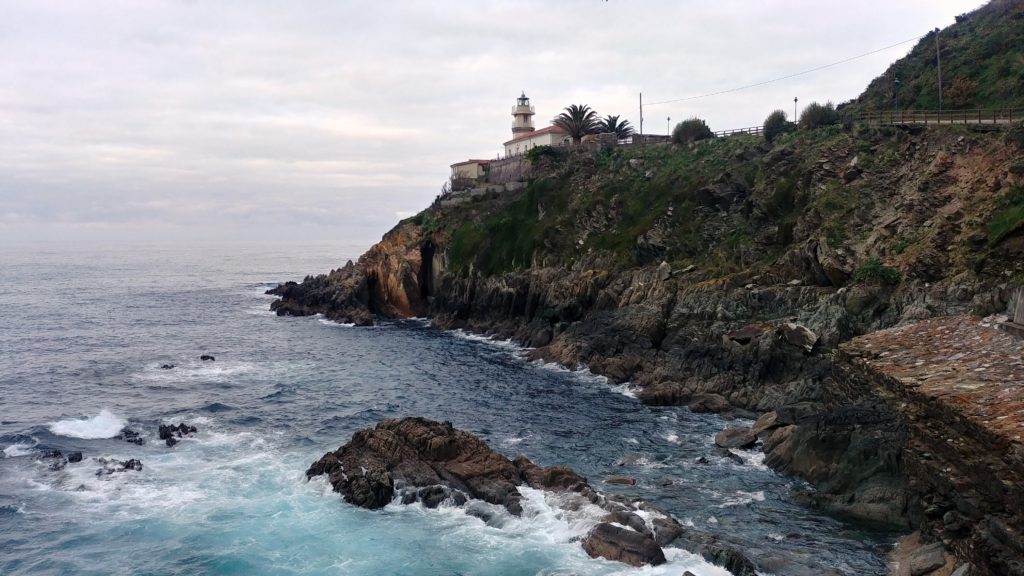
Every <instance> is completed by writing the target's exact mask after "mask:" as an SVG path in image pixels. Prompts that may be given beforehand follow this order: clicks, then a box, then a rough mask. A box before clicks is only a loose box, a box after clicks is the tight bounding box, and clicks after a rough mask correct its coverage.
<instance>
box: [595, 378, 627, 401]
mask: <svg viewBox="0 0 1024 576" xmlns="http://www.w3.org/2000/svg"><path fill="white" fill-rule="evenodd" d="M592 376H593V374H592ZM595 377H597V376H595ZM605 381H607V378H605ZM611 388H612V390H613V391H614V392H618V393H619V394H622V395H623V396H625V397H627V398H636V387H635V386H633V383H632V382H623V383H622V384H619V385H618V386H612V387H611Z"/></svg>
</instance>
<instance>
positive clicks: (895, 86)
mask: <svg viewBox="0 0 1024 576" xmlns="http://www.w3.org/2000/svg"><path fill="white" fill-rule="evenodd" d="M892 95H893V98H895V99H896V108H895V110H894V111H895V112H899V111H900V79H899V78H893V80H892Z"/></svg>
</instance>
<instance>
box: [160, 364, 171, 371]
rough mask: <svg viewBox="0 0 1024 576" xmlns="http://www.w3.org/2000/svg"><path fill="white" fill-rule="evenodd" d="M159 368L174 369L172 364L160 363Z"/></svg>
mask: <svg viewBox="0 0 1024 576" xmlns="http://www.w3.org/2000/svg"><path fill="white" fill-rule="evenodd" d="M160 369H161V370H172V369H174V364H161V365H160Z"/></svg>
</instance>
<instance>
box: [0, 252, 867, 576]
mask: <svg viewBox="0 0 1024 576" xmlns="http://www.w3.org/2000/svg"><path fill="white" fill-rule="evenodd" d="M358 251H359V250H358V248H356V247H346V246H330V245H317V246H285V247H281V246H274V247H270V246H253V245H243V246H221V247H205V248H200V247H192V248H174V249H172V248H167V247H159V246H148V247H84V248H83V247H53V246H50V247H40V246H35V247H20V248H17V249H13V248H0V271H2V277H3V278H4V279H5V280H6V282H5V285H6V288H5V290H4V291H3V293H2V294H0V309H2V310H4V314H3V315H2V316H0V351H2V354H0V394H2V396H3V403H2V413H0V451H2V453H3V457H2V458H0V573H2V574H354V575H364V574H366V575H369V574H439V575H440V574H445V575H455V574H463V575H470V574H473V575H492V574H493V575H506V574H509V575H511V574H672V575H675V576H678V575H679V574H682V572H683V571H685V570H691V571H692V572H694V573H695V574H697V575H698V576H711V575H720V574H724V571H722V570H721V569H719V568H715V567H712V566H710V565H708V564H706V563H704V562H703V561H701V560H699V559H697V558H695V557H692V556H690V555H689V554H686V553H685V552H682V551H678V550H675V551H669V553H668V555H669V558H670V560H671V562H670V564H669V565H666V566H662V567H658V568H645V569H634V568H629V567H626V566H624V565H621V564H617V563H612V562H606V561H603V560H593V559H590V558H589V557H587V556H586V554H585V553H584V552H583V551H582V549H581V548H580V546H579V544H578V542H575V541H574V538H575V537H578V536H580V535H582V534H585V533H586V531H587V530H588V529H589V527H590V526H592V525H593V523H594V522H595V521H596V519H597V517H598V515H597V512H595V511H587V510H584V511H581V512H580V513H578V514H569V513H566V512H564V511H561V509H560V508H558V506H557V502H553V501H552V500H551V498H552V496H551V495H546V494H544V493H541V492H533V491H529V492H528V493H527V495H526V496H527V497H526V502H527V506H526V513H525V514H524V516H523V517H522V518H513V517H509V516H507V515H504V514H502V513H500V512H499V513H498V514H497V516H496V519H495V520H494V521H492V522H491V523H490V524H485V523H484V522H483V521H481V520H479V519H478V518H476V517H473V516H469V515H467V514H465V513H464V512H463V511H462V510H461V509H457V508H441V509H437V510H426V509H423V508H421V507H419V506H401V505H391V506H389V507H387V508H386V509H384V510H382V511H366V510H361V509H356V508H354V507H351V506H348V505H346V504H344V503H343V502H342V501H341V499H340V497H338V495H336V494H333V493H331V492H330V490H329V488H328V487H327V485H326V483H325V482H324V481H323V480H321V479H315V480H314V481H311V482H306V481H305V479H304V476H303V472H304V470H305V469H306V467H307V466H308V465H309V464H310V463H311V462H312V461H314V460H315V459H317V458H318V457H319V456H320V455H322V454H323V453H324V452H326V451H328V450H332V449H335V448H337V447H338V446H339V445H341V444H343V443H344V442H346V441H347V440H348V438H349V437H350V435H351V434H352V432H353V431H355V430H358V429H360V428H365V427H368V426H372V425H373V424H374V423H376V422H377V421H378V420H379V419H381V418H385V417H396V416H405V415H422V416H426V417H430V418H435V419H442V420H451V421H452V422H453V423H455V425H456V426H458V427H460V428H464V429H466V430H469V431H471V432H474V433H476V434H478V435H480V436H481V437H483V438H484V439H485V440H486V441H487V442H488V443H489V444H490V445H491V446H492V447H494V448H495V449H498V450H500V451H502V452H504V453H506V454H507V455H509V456H515V455H517V454H520V453H522V454H526V455H527V456H529V457H530V458H532V459H533V460H534V461H536V462H538V463H540V464H542V465H555V464H564V465H568V466H571V467H573V468H575V469H576V470H578V471H580V472H581V473H582V474H584V475H586V476H587V477H588V478H590V480H591V482H592V483H593V484H594V485H595V486H599V487H601V488H602V489H608V490H609V491H618V492H623V493H627V494H633V495H637V496H641V497H644V498H646V499H648V500H650V501H652V502H654V503H655V504H657V505H659V506H661V507H663V508H665V509H667V510H668V511H670V512H671V513H673V514H674V515H675V516H676V517H677V518H678V519H680V521H683V522H685V523H690V524H692V525H694V526H696V527H698V528H701V529H704V530H708V531H712V532H716V533H720V534H723V535H728V536H729V537H732V538H737V539H740V540H741V541H742V542H744V543H745V546H746V547H747V548H748V549H749V550H750V551H751V552H752V553H759V551H760V552H764V551H771V550H779V549H784V550H789V551H791V552H794V553H797V554H800V555H805V556H809V557H814V558H819V559H821V561H822V563H823V564H824V565H829V566H834V567H837V568H839V569H841V570H843V571H844V572H845V573H847V574H882V573H884V571H885V570H884V564H883V562H882V561H881V560H880V558H879V555H878V547H879V540H878V539H877V537H875V536H873V535H871V534H868V533H864V532H861V531H858V530H856V529H853V528H851V527H849V526H845V525H843V524H840V523H838V522H836V521H834V520H831V519H829V518H826V517H822V516H819V515H816V514H814V513H812V512H811V511H808V510H806V509H804V508H802V507H800V506H797V505H795V504H794V503H793V502H792V501H791V496H790V494H791V492H792V489H793V488H794V487H795V486H796V484H795V483H794V482H793V481H791V480H788V479H785V478H782V477H780V476H778V475H776V474H774V473H772V472H771V471H769V470H768V469H767V468H765V467H764V466H763V465H762V464H761V463H760V455H759V454H758V453H757V452H754V451H751V452H744V453H742V458H743V460H744V462H743V463H742V464H741V463H737V462H733V461H732V460H729V459H727V458H722V457H721V456H719V455H718V454H717V453H716V452H715V450H714V447H713V445H712V436H713V434H714V433H715V432H716V431H717V430H719V429H721V428H722V427H723V426H724V425H725V424H726V423H725V422H724V421H723V420H721V419H720V418H719V417H717V416H711V415H695V414H691V413H689V412H688V411H687V410H686V409H684V408H651V407H646V406H643V405H641V404H639V403H638V402H637V401H636V400H635V399H633V398H631V397H630V396H629V395H628V390H626V389H625V388H623V387H615V386H612V385H609V384H608V383H607V382H606V381H604V380H603V379H602V378H598V377H595V376H592V375H590V374H589V373H586V372H572V371H568V370H565V369H559V368H555V367H552V366H543V365H537V364H532V363H530V362H527V361H526V360H524V359H523V358H522V355H521V353H520V352H521V351H520V350H519V349H518V348H516V347H514V346H512V345H511V344H508V343H501V342H491V341H486V340H485V339H483V338H479V337H474V336H469V335H465V334H460V333H452V332H445V331H441V330H438V329H435V328H433V327H431V326H430V325H429V322H427V321H416V320H413V321H402V322H393V323H388V324H384V325H382V326H378V327H374V328H352V327H346V326H341V325H337V324H333V323H330V322H327V321H325V320H323V319H322V318H315V317H314V318H278V317H276V316H274V315H272V314H270V313H269V312H268V311H267V310H268V307H269V303H270V302H271V300H272V299H271V298H269V297H267V296H264V295H263V292H264V291H265V290H266V289H267V288H268V287H271V286H274V285H276V283H277V282H279V281H284V280H289V279H291V280H299V279H301V278H302V277H303V276H304V275H306V274H307V273H312V272H318V271H325V270H328V269H330V268H336V267H338V266H339V265H341V264H343V263H344V261H345V259H346V258H348V257H351V256H353V255H355V254H357V253H358ZM200 354H212V355H214V356H215V357H216V361H215V362H212V363H210V362H201V361H200V360H199V358H198V357H199V355H200ZM165 363H167V364H174V365H175V368H174V369H172V370H162V369H160V365H161V364H165ZM179 421H184V422H188V423H191V424H194V425H195V426H197V428H198V429H199V433H198V434H197V435H196V436H195V437H190V438H186V439H184V440H182V441H181V443H180V444H178V445H177V446H175V447H173V448H168V447H166V446H165V445H163V444H162V443H160V442H159V441H158V440H157V438H156V428H157V425H158V424H160V423H166V422H175V423H176V422H179ZM123 426H128V427H129V428H132V429H135V430H139V431H141V432H143V434H144V435H145V436H146V439H147V443H146V444H145V445H143V446H136V445H134V444H129V443H126V442H124V441H121V440H117V439H114V438H112V436H114V435H116V434H117V432H118V431H119V430H120V429H121V428H122V427H123ZM52 449H60V450H63V451H64V452H69V451H73V450H80V451H82V452H83V454H84V457H85V458H84V461H83V462H81V463H78V464H68V465H67V467H65V468H64V469H63V470H59V471H53V470H50V469H49V468H48V463H47V461H45V460H39V459H38V456H40V455H41V454H42V453H43V452H45V451H48V450H52ZM701 456H704V457H706V458H708V460H709V463H708V464H707V465H698V464H697V463H696V460H697V458H699V457H701ZM103 457H105V458H116V459H119V460H124V459H128V458H138V459H139V460H141V461H142V462H143V465H144V467H143V470H142V471H139V472H134V471H127V472H122V473H116V474H111V475H104V476H97V475H96V471H97V469H98V468H99V467H100V465H99V463H98V462H96V460H95V459H96V458H103ZM611 474H627V475H630V476H633V477H635V478H637V479H638V480H639V484H638V486H636V487H626V488H623V487H612V486H602V485H601V480H602V479H603V478H604V477H606V476H608V475H611Z"/></svg>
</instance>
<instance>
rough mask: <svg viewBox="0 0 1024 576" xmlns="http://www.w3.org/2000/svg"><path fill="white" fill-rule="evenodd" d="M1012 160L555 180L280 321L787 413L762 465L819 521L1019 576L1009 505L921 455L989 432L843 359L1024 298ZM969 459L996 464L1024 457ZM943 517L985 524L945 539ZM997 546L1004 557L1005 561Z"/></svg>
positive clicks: (825, 143)
mask: <svg viewBox="0 0 1024 576" xmlns="http://www.w3.org/2000/svg"><path fill="white" fill-rule="evenodd" d="M1019 156H1020V150H1019V149H1018V148H1017V147H1016V144H1014V143H1013V142H1012V141H1009V139H1008V138H1007V137H1006V136H1004V135H1002V134H990V133H984V134H982V133H974V132H971V131H968V130H962V129H950V128H947V129H941V130H935V129H933V130H913V131H907V130H896V129H881V130H870V129H854V130H852V131H844V130H841V129H838V128H832V129H825V130H824V131H823V132H820V133H813V134H797V135H793V136H790V137H788V139H784V140H782V142H781V143H778V144H776V145H775V146H774V147H771V146H768V145H765V144H763V143H760V142H758V141H756V140H753V139H745V138H739V139H726V140H723V141H719V142H710V143H706V144H702V145H700V146H697V147H695V148H690V149H677V148H672V147H667V146H664V147H646V148H637V149H619V150H612V151H607V150H605V151H597V152H583V153H577V154H573V155H570V156H568V157H560V156H555V157H541V158H537V159H536V161H537V164H538V165H537V166H536V167H535V171H536V172H538V173H539V178H538V180H537V181H535V182H533V183H531V184H530V185H529V186H528V187H527V188H526V189H525V190H522V191H518V192H515V193H506V194H502V195H499V196H493V197H489V198H483V199H478V200H477V201H475V202H471V203H468V204H465V205H461V206H458V207H452V208H445V207H443V206H441V205H440V204H438V205H435V206H433V207H431V208H429V209H428V210H426V211H425V212H424V213H422V214H420V215H419V216H417V217H415V218H413V219H410V220H407V221H405V222H403V223H401V224H399V225H398V226H397V227H396V228H395V229H394V230H392V231H391V232H389V233H388V234H387V235H385V237H384V238H383V239H382V241H381V242H380V243H378V244H377V245H375V246H374V247H373V248H371V249H370V251H368V252H367V253H366V254H365V255H364V256H362V257H361V258H360V259H359V261H358V262H357V263H355V264H353V263H349V264H348V265H346V266H345V267H344V268H342V269H339V270H334V271H332V272H331V273H329V274H327V275H322V276H317V277H310V278H307V279H306V280H305V281H304V282H303V283H301V284H289V285H283V286H281V287H279V288H278V289H276V290H275V291H274V292H275V293H277V294H278V295H280V296H281V297H282V298H281V300H279V301H278V302H275V304H274V309H275V310H277V312H278V313H279V314H298V315H305V314H312V313H323V314H325V315H326V316H327V317H328V318H332V319H335V320H338V321H341V322H354V323H357V324H368V323H372V322H373V320H374V318H394V317H410V316H430V317H431V318H432V319H433V320H434V322H435V324H437V325H439V326H442V327H449V328H455V327H459V328H467V329H469V330H472V331H476V332H480V333H490V334H495V335H499V336H501V337H506V338H514V339H515V340H517V341H518V342H521V343H522V344H524V345H527V346H529V347H531V348H533V350H532V351H531V354H533V355H534V356H535V357H537V358H543V359H545V360H549V361H555V362H559V363H562V364H564V365H568V366H576V365H580V364H585V365H586V366H588V367H589V368H590V369H591V370H593V371H594V372H596V373H599V374H604V375H607V376H608V377H609V378H611V379H612V380H615V381H617V382H625V381H630V382H632V383H633V384H635V385H636V386H638V387H639V391H638V396H639V397H640V398H641V399H642V400H643V401H644V402H649V403H654V404H681V405H689V406H691V408H693V409H694V410H705V411H716V412H729V413H734V414H739V415H746V416H751V417H753V416H756V415H757V414H760V413H766V412H774V413H775V416H774V417H775V418H776V420H777V421H776V422H775V424H774V425H773V428H772V429H770V430H768V431H767V432H768V433H766V434H764V435H763V436H762V437H763V439H764V441H765V449H766V452H767V453H768V462H769V463H770V464H771V465H772V466H773V467H775V468H777V469H779V470H781V471H784V472H786V473H790V474H794V475H797V476H800V477H802V478H805V479H807V480H808V481H810V482H812V483H813V484H814V485H815V486H816V488H817V491H816V492H814V493H809V494H807V495H806V496H805V497H806V499H807V501H808V503H810V504H813V505H817V506H821V507H823V508H825V509H827V510H829V511H832V512H834V513H837V514H841V515H845V516H848V517H851V518H854V519H858V520H862V521H868V522H873V523H881V524H886V525H895V526H901V527H915V528H922V529H924V530H926V531H927V532H928V533H929V534H932V535H933V536H935V537H937V538H943V539H945V540H946V541H947V542H949V545H950V547H951V548H952V549H954V550H956V551H957V552H958V553H959V554H960V556H961V557H964V558H970V559H971V560H972V561H973V562H974V563H975V564H976V565H977V567H978V570H979V573H982V574H1019V573H1024V572H1022V571H1021V570H1022V569H1021V568H1020V566H1021V564H1020V563H1019V561H1020V559H1021V558H1024V545H1021V544H1020V542H1019V540H1014V538H1015V536H1013V535H1014V534H1017V533H1019V530H1020V529H1021V527H1020V526H1017V525H1016V523H1015V521H1013V518H1014V516H1013V515H1012V514H1010V515H1009V516H1007V512H1008V511H1009V509H999V508H998V506H995V505H993V504H992V501H993V500H992V499H993V498H996V492H993V491H992V490H991V489H987V488H986V489H981V488H979V487H978V485H977V484H978V481H980V480H982V478H979V477H972V476H968V477H966V480H963V482H961V484H956V483H957V482H960V480H956V481H954V480H953V478H952V476H951V475H949V474H945V473H944V472H943V470H945V469H946V468H950V469H952V468H951V467H950V466H946V467H945V468H943V467H941V466H939V467H936V466H935V465H934V462H945V460H933V461H929V460H928V458H929V457H931V456H929V457H926V456H924V455H926V454H929V455H931V454H936V453H939V452H938V447H941V445H942V441H943V440H942V438H943V437H941V436H936V433H935V430H937V429H941V428H942V427H943V426H945V423H952V422H954V421H958V422H959V421H960V420H957V419H958V418H960V419H962V420H963V421H965V422H970V421H971V419H972V418H976V417H977V416H971V415H969V414H967V415H964V414H960V415H957V414H958V413H957V412H956V408H955V407H952V408H949V411H947V412H942V415H941V417H940V416H935V417H936V418H939V420H938V421H939V422H942V423H943V424H942V425H940V426H938V427H936V426H923V425H922V424H921V423H922V422H924V421H926V420H927V418H923V417H921V416H920V414H924V413H925V412H927V411H928V410H930V408H927V407H926V406H925V404H924V403H923V400H922V399H921V398H919V397H917V396H914V395H913V394H912V393H909V392H899V391H894V390H895V389H894V388H893V387H892V386H887V385H885V382H888V381H889V380H886V378H887V377H886V376H885V375H884V373H883V372H881V371H875V370H874V369H873V368H871V367H870V366H861V365H857V364H856V362H854V361H853V360H852V359H853V356H852V355H851V354H849V353H846V352H840V349H841V348H840V346H841V344H842V343H844V342H847V341H850V339H851V338H855V337H857V336H859V335H862V334H870V333H873V332H875V331H878V330H882V329H886V328H888V327H891V326H895V325H908V324H912V323H914V322H917V321H921V320H923V319H928V318H933V317H946V316H954V315H963V314H970V313H975V314H978V315H982V316H984V315H988V314H992V313H995V312H999V311H1001V310H1003V309H1005V307H1006V302H1007V299H1008V298H1009V292H1010V289H1011V287H1012V286H1013V285H1015V284H1018V283H1020V281H1021V279H1022V278H1024V236H1022V235H1021V233H1020V232H1021V230H1020V223H1019V222H1016V223H1015V221H1011V222H1010V224H1009V225H1007V224H1006V222H1005V221H1006V218H1005V214H1007V213H1011V215H1012V211H1013V210H1015V208H1014V206H1017V203H1020V202H1024V199H1022V198H1024V194H1022V193H1021V172H1022V170H1019V169H1018V166H1017V164H1016V162H1017V158H1019ZM631 194H632V195H633V196H630V195H631ZM996 224H998V225H996ZM965 345H966V343H965ZM951 354H953V353H951ZM933 362H934V360H933ZM907 405H910V406H916V407H918V408H914V409H913V410H920V411H922V412H920V414H918V415H917V416H914V415H912V414H911V413H910V412H912V411H913V410H908V409H907V408H906V406H907ZM927 413H928V414H931V412H927ZM930 417H931V416H929V418H930ZM950 425H952V424H950ZM972 430H973V428H972ZM970 442H971V444H970V446H971V447H972V449H978V450H980V451H982V452H983V453H984V454H985V457H986V458H989V459H991V460H992V461H1000V460H1002V459H1003V458H1004V457H1005V454H1006V451H1007V450H1009V449H1010V448H1008V447H1012V446H1017V445H1019V439H1017V440H1011V441H1007V442H1009V443H1007V442H1003V443H995V444H993V443H986V442H985V440H984V437H983V436H977V435H974V436H971V440H970ZM1014 442H1017V443H1018V444H1014ZM915 446H918V447H919V446H930V447H934V450H933V449H932V448H929V449H928V450H924V449H919V450H912V449H911V448H912V447H915ZM950 461H952V460H950ZM965 461H966V460H965ZM930 462H931V463H930ZM944 474H945V476H944ZM936 475H938V476H936ZM936 477H938V478H946V479H947V480H948V481H943V482H945V483H943V482H940V481H936V480H935V478H936ZM999 478H1004V479H1006V481H1007V482H1011V483H1012V482H1014V480H1011V479H1010V478H1011V477H1010V476H1007V475H1006V474H1005V473H1002V475H1000V476H999ZM954 485H956V486H955V489H954V488H950V486H954ZM951 490H952V491H951ZM936 502H944V503H946V507H945V508H941V507H940V509H941V510H942V513H943V514H945V512H948V511H951V510H960V509H961V508H965V509H966V508H969V507H970V505H972V504H970V503H975V504H973V505H974V506H975V508H976V509H977V510H981V512H972V513H971V514H972V515H969V516H966V517H967V518H969V520H965V521H964V522H963V523H961V524H957V522H956V520H953V521H952V524H953V525H954V526H958V529H957V530H954V531H949V530H946V525H945V524H942V522H938V523H936V522H935V517H934V512H935V510H934V509H935V506H936ZM965 503H966V504H965ZM982 503H983V504H982ZM950 506H952V508H950ZM929 510H931V512H929ZM957 513H958V514H960V513H962V512H957ZM940 516H941V515H940ZM1019 517H1020V516H1019V515H1018V516H1016V518H1019ZM993 518H994V519H996V520H997V522H996V525H998V526H999V528H998V529H993V528H991V525H992V524H991V522H990V520H991V519H993ZM1006 518H1010V520H1006ZM996 533H999V534H1004V535H1005V534H1010V536H1005V537H1003V538H1002V539H1001V540H1000V539H999V538H996V540H998V542H1000V544H999V546H1000V547H998V550H997V549H996V547H995V546H996V545H995V544H992V542H993V540H992V539H991V538H989V537H988V536H991V535H992V534H996ZM1006 542H1011V544H1007V543H1006ZM1015 546H1016V547H1015ZM994 550H995V552H993V551H994ZM986 554H987V555H988V556H986ZM986 558H988V559H986ZM996 558H998V560H996Z"/></svg>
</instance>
